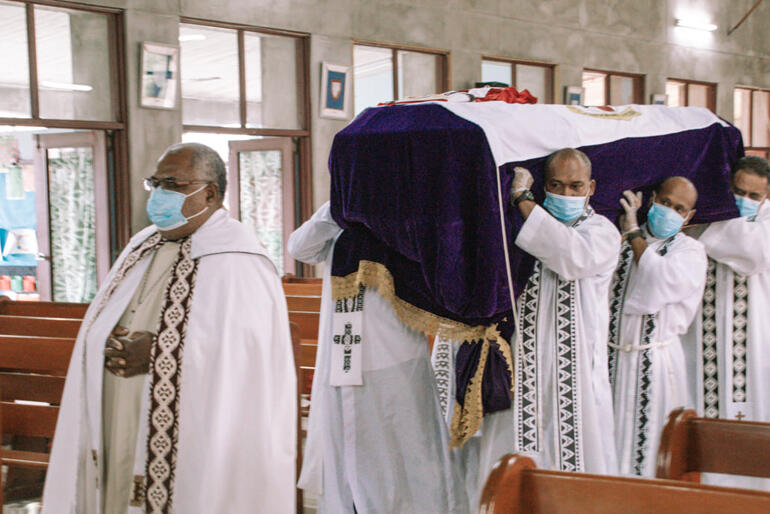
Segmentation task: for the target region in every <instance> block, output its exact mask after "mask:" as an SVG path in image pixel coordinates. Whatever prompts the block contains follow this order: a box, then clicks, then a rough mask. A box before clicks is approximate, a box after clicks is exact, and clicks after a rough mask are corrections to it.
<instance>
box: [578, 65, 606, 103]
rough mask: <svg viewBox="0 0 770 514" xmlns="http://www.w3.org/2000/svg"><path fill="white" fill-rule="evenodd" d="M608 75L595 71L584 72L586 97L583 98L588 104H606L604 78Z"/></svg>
mask: <svg viewBox="0 0 770 514" xmlns="http://www.w3.org/2000/svg"><path fill="white" fill-rule="evenodd" d="M606 76H607V75H606V74H604V73H599V72H595V71H584V72H583V87H584V88H585V90H586V94H585V99H584V100H583V101H584V102H585V104H586V105H604V104H606V103H607V102H606V101H605V98H606V96H605V87H604V79H605V77H606Z"/></svg>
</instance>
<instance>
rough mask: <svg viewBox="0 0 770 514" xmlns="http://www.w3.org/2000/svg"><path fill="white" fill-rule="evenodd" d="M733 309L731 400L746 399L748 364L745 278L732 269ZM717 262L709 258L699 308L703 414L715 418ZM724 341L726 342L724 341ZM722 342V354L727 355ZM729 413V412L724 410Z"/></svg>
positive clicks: (718, 415)
mask: <svg viewBox="0 0 770 514" xmlns="http://www.w3.org/2000/svg"><path fill="white" fill-rule="evenodd" d="M732 286H733V291H732V294H733V309H732V316H731V317H732V327H731V328H732V330H731V331H730V333H731V341H730V342H731V343H732V345H731V348H730V352H729V358H730V364H729V366H728V367H727V372H728V373H731V374H732V377H731V378H732V380H731V381H730V382H731V389H730V391H729V394H730V396H729V399H730V401H731V402H732V403H745V402H746V401H747V377H746V371H747V363H748V344H747V343H748V332H747V328H748V307H749V284H748V277H747V276H746V275H742V274H740V273H737V272H735V271H733V284H732ZM716 297H717V262H716V261H714V260H713V259H709V263H708V271H707V273H706V290H705V292H704V294H703V305H702V308H701V316H702V319H701V338H702V341H701V359H702V366H703V376H702V379H703V386H702V387H703V391H702V394H703V415H704V417H706V418H718V417H720V413H719V366H718V364H719V362H718V359H719V356H718V355H719V351H718V346H717V334H718V328H717V327H718V321H717V308H716ZM725 343H727V341H726V342H725ZM726 346H727V345H725V354H727V347H726ZM724 414H725V416H729V415H730V414H729V412H725V413H724Z"/></svg>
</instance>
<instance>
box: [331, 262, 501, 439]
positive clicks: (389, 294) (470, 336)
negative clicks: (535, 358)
mask: <svg viewBox="0 0 770 514" xmlns="http://www.w3.org/2000/svg"><path fill="white" fill-rule="evenodd" d="M331 282H332V298H333V299H334V300H342V299H343V298H350V297H351V296H355V295H357V294H358V291H359V289H360V287H361V286H365V287H370V288H373V289H375V290H376V291H377V293H378V294H379V295H380V296H382V297H383V298H384V299H385V300H387V301H388V302H389V303H390V304H391V306H392V307H393V309H394V310H395V311H396V316H398V319H399V320H401V322H402V323H403V324H404V325H406V326H407V327H409V328H411V329H412V330H415V331H417V332H422V333H423V334H425V335H434V336H441V337H445V338H447V339H450V340H453V341H463V342H464V343H466V342H470V341H478V340H480V339H481V340H482V347H481V355H480V358H479V365H478V367H477V368H476V372H475V373H474V374H473V377H472V378H471V380H470V381H469V382H468V386H467V388H466V391H465V406H460V405H459V404H458V403H457V402H455V409H454V413H453V414H452V423H451V426H450V430H449V432H450V446H451V447H452V448H459V447H461V446H463V445H464V444H465V443H466V441H468V439H470V438H471V437H473V434H475V433H476V432H477V431H478V430H479V428H481V423H482V420H483V417H484V406H483V403H482V401H481V384H482V381H483V378H484V370H485V369H486V365H487V358H488V356H489V348H490V343H489V341H490V340H494V341H497V344H498V346H499V347H500V350H501V351H502V354H503V358H504V359H505V363H506V365H507V366H508V372H509V373H510V375H511V392H513V360H512V357H511V347H510V345H509V344H508V342H507V341H506V340H505V339H503V338H502V337H500V332H498V330H497V325H494V326H489V327H484V326H480V325H477V326H470V325H466V324H464V323H460V322H459V321H454V320H451V319H448V318H444V317H442V316H437V315H435V314H433V313H432V312H428V311H426V310H423V309H420V308H419V307H415V306H414V305H412V304H410V303H408V302H405V301H404V300H402V299H401V298H399V297H398V296H396V288H395V285H394V282H393V275H391V274H390V271H388V269H387V268H386V267H385V266H383V265H382V264H380V263H379V262H373V261H366V260H362V261H360V262H359V263H358V271H356V272H354V273H351V274H349V275H347V276H344V277H335V276H332V277H331Z"/></svg>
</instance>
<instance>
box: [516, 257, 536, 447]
mask: <svg viewBox="0 0 770 514" xmlns="http://www.w3.org/2000/svg"><path fill="white" fill-rule="evenodd" d="M541 268H542V264H541V262H540V261H539V260H538V261H537V262H535V267H534V268H533V269H532V274H531V275H530V276H529V280H528V281H527V286H526V287H525V289H524V292H523V293H522V295H521V298H519V306H518V307H519V323H520V327H519V341H520V343H519V344H518V345H517V352H518V354H519V359H518V365H517V366H516V384H515V386H516V395H517V397H518V408H517V409H516V410H517V412H516V416H517V421H518V427H519V429H518V434H517V437H518V448H519V451H522V452H538V451H540V430H539V426H538V416H539V414H540V409H539V406H538V388H539V385H540V381H539V378H538V365H537V320H538V310H539V304H540V278H541Z"/></svg>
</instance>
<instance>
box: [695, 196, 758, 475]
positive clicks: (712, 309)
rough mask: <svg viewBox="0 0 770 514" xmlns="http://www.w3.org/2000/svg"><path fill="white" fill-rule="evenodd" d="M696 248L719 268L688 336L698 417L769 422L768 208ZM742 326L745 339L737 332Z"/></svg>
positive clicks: (725, 224)
mask: <svg viewBox="0 0 770 514" xmlns="http://www.w3.org/2000/svg"><path fill="white" fill-rule="evenodd" d="M699 241H700V242H701V243H703V245H704V246H705V247H706V253H707V254H708V256H709V258H711V259H713V260H714V261H716V262H715V267H713V266H714V263H712V264H710V266H712V267H713V268H712V269H713V275H712V279H713V278H715V279H716V281H715V282H713V280H712V281H711V282H709V283H707V287H706V296H705V297H704V304H703V306H702V309H701V312H700V313H699V314H698V316H696V318H695V323H693V324H692V327H691V329H690V331H689V332H688V347H687V348H686V349H687V359H688V365H689V369H690V370H691V380H690V387H691V392H692V394H693V396H694V399H695V405H696V407H697V411H698V414H699V415H701V416H704V415H705V416H706V417H717V416H718V417H720V418H726V419H744V420H752V421H762V422H770V335H768V334H770V316H769V315H768V312H769V310H768V309H770V205H768V204H767V203H766V204H765V205H764V206H763V207H762V209H761V210H760V211H759V214H758V216H757V218H756V220H755V221H750V220H749V218H745V217H743V218H736V219H732V220H728V221H722V222H718V223H713V224H711V226H709V227H708V228H707V229H706V230H705V232H703V234H702V235H701V236H700V238H699ZM736 273H738V274H740V275H744V276H745V278H746V288H745V289H743V288H738V289H742V290H736V288H735V287H734V286H735V278H736ZM739 278H740V277H739ZM745 292H747V293H748V298H747V301H746V299H745V297H744V293H745ZM742 299H743V301H742ZM704 314H705V315H704ZM736 314H738V315H737V316H736ZM704 320H705V323H706V326H707V327H708V326H712V325H711V324H713V323H715V325H714V326H715V331H713V332H712V333H711V335H710V336H709V335H707V336H706V337H704V330H703V328H704ZM744 326H745V334H744V335H743V336H742V335H741V334H739V333H738V332H739V331H740V330H741V328H742V327H744ZM706 332H707V334H708V332H709V331H708V330H707V331H706ZM714 336H716V337H714ZM707 347H708V348H707ZM714 347H715V351H714ZM704 348H706V352H705V358H704ZM709 350H711V351H709ZM706 375H708V377H707V376H706ZM704 481H709V482H713V483H716V484H718V485H732V486H736V487H751V488H762V489H767V490H770V480H766V479H764V480H763V479H757V478H745V479H744V478H739V477H728V476H726V475H714V476H713V477H708V478H707V477H705V476H704Z"/></svg>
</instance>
